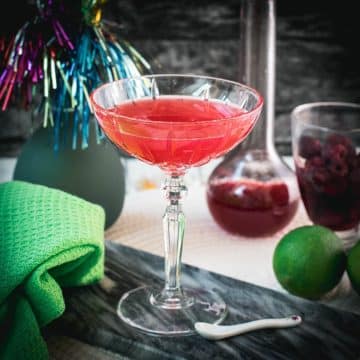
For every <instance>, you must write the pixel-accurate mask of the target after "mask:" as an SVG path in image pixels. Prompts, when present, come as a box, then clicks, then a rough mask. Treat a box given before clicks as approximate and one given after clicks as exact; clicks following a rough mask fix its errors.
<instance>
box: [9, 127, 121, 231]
mask: <svg viewBox="0 0 360 360" xmlns="http://www.w3.org/2000/svg"><path fill="white" fill-rule="evenodd" d="M68 135H70V134H68ZM70 139H71V137H69V136H68V141H67V142H68V143H69V144H68V145H63V146H61V147H60V150H59V151H57V152H55V151H54V148H53V129H52V128H39V129H38V130H37V131H35V132H34V134H33V136H32V137H31V138H30V139H29V140H28V142H27V143H26V144H25V145H24V146H23V148H22V151H21V154H20V156H19V157H18V161H17V164H16V167H15V171H14V176H13V178H14V180H23V181H28V182H32V183H36V184H42V185H46V186H49V187H53V188H57V189H60V190H63V191H66V192H68V193H71V194H73V195H76V196H79V197H81V198H83V199H85V200H88V201H91V202H93V203H96V204H99V205H101V206H102V207H103V208H104V210H105V214H106V224H105V227H106V228H108V227H110V226H111V225H112V224H113V223H114V222H115V221H116V220H117V218H118V217H119V215H120V214H121V211H122V208H123V204H124V197H125V170H124V166H123V164H122V161H121V158H120V156H119V153H118V151H117V150H116V148H115V147H114V146H113V145H112V144H111V143H110V142H109V141H108V140H104V141H102V143H101V144H98V143H97V142H96V139H95V134H94V131H90V138H89V146H88V147H87V148H86V149H83V150H82V149H81V148H80V147H79V148H78V149H76V150H73V149H72V148H71V146H70Z"/></svg>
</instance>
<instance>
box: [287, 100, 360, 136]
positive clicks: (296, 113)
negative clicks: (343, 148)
mask: <svg viewBox="0 0 360 360" xmlns="http://www.w3.org/2000/svg"><path fill="white" fill-rule="evenodd" d="M324 107H339V108H341V107H343V108H344V109H345V108H348V109H357V110H359V111H360V103H354V102H347V101H315V102H308V103H304V104H301V105H297V106H295V107H294V109H293V110H292V111H291V114H290V116H291V120H292V122H293V125H294V124H295V122H296V123H301V124H303V125H306V126H307V127H309V128H313V129H318V130H323V131H329V132H330V131H337V132H340V133H356V132H360V127H359V128H355V129H349V130H338V129H334V128H332V127H329V126H321V125H315V124H312V123H309V122H307V121H305V120H303V119H301V116H300V113H301V112H303V111H306V110H310V109H312V108H318V109H321V108H324Z"/></svg>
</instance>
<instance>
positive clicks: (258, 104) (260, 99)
mask: <svg viewBox="0 0 360 360" xmlns="http://www.w3.org/2000/svg"><path fill="white" fill-rule="evenodd" d="M171 77H173V78H198V79H205V80H212V81H218V82H223V83H226V84H229V85H235V86H237V87H239V88H242V89H245V90H248V91H249V92H251V93H252V94H254V95H255V97H256V99H257V101H256V105H255V106H254V108H253V109H252V110H250V111H247V112H244V113H243V114H239V115H237V116H232V117H228V118H221V119H212V120H204V121H201V123H202V124H206V123H216V122H219V121H224V120H226V121H231V120H233V119H237V120H238V119H240V118H242V117H248V116H249V115H251V114H256V112H257V111H259V110H261V108H262V106H263V103H264V98H263V96H262V95H261V94H260V93H259V91H258V90H256V89H254V88H253V87H251V86H248V85H245V84H243V83H240V82H236V81H233V80H227V79H223V78H218V77H213V76H206V75H196V74H153V75H151V74H149V75H141V76H134V77H127V78H122V79H119V80H114V81H109V82H106V83H104V84H102V85H100V86H99V87H97V88H96V89H94V90H93V91H92V92H91V94H90V102H91V105H92V108H93V110H95V109H98V110H99V111H102V112H109V113H111V115H112V116H115V117H121V118H123V119H127V120H131V121H136V122H137V123H153V121H151V120H147V119H138V118H135V117H131V116H125V115H121V114H116V113H114V112H112V111H111V110H109V109H105V108H104V107H103V106H101V105H100V104H98V103H97V102H96V101H95V99H94V97H95V95H96V93H97V92H99V91H101V89H103V88H105V87H108V86H110V85H112V84H115V83H125V82H126V81H130V80H135V81H136V80H141V79H144V78H147V79H151V78H171ZM129 100H131V99H129ZM214 100H216V99H214ZM94 112H96V111H94ZM156 123H158V124H161V123H162V124H170V123H171V124H174V122H172V121H166V120H165V121H164V120H162V121H156ZM195 123H196V121H195V122H190V123H189V122H186V121H177V122H176V124H179V125H194V124H195Z"/></svg>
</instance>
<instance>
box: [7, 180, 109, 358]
mask: <svg viewBox="0 0 360 360" xmlns="http://www.w3.org/2000/svg"><path fill="white" fill-rule="evenodd" d="M104 220H105V214H104V211H103V209H102V208H101V207H100V206H98V205H95V204H92V203H89V202H87V201H85V200H82V199H80V198H78V197H76V196H72V195H70V194H67V193H65V192H63V191H60V190H56V189H51V188H48V187H45V186H41V185H34V184H30V183H26V182H22V181H11V182H8V183H3V184H0V359H1V360H3V359H6V360H8V359H9V360H15V359H16V360H21V359H31V360H32V359H36V360H41V359H46V358H47V357H48V353H47V348H46V344H45V341H44V340H43V338H42V336H41V332H40V328H41V327H42V326H44V325H46V324H48V323H49V322H51V321H52V320H54V319H55V318H57V317H59V316H60V315H61V314H62V313H63V311H64V309H65V304H64V299H63V296H62V291H61V287H62V286H80V285H86V284H90V283H93V282H95V281H98V280H100V279H101V278H102V276H103V273H104Z"/></svg>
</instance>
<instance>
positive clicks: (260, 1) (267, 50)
mask: <svg viewBox="0 0 360 360" xmlns="http://www.w3.org/2000/svg"><path fill="white" fill-rule="evenodd" d="M275 31H276V29H275V0H245V1H244V2H243V5H242V8H241V13H240V57H239V61H240V81H241V82H244V83H245V84H248V85H249V86H251V87H253V88H255V89H256V90H258V91H259V92H260V94H261V95H262V96H263V98H264V108H263V110H262V114H261V116H260V118H259V119H258V121H257V123H256V125H255V127H254V129H253V130H252V132H251V133H250V134H249V135H248V137H247V138H246V139H245V141H244V142H243V143H242V144H240V147H241V148H243V149H244V148H246V149H266V150H268V151H274V149H275V146H274V116H275V58H276V44H275V39H276V34H275Z"/></svg>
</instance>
